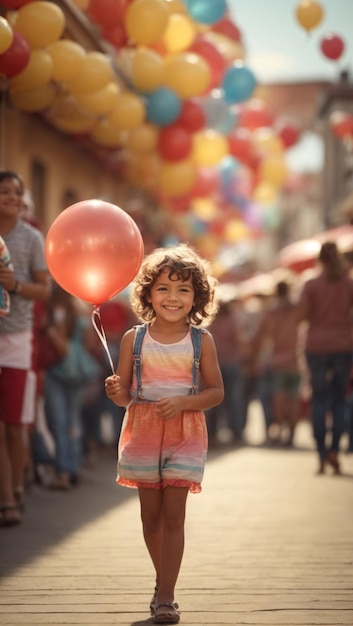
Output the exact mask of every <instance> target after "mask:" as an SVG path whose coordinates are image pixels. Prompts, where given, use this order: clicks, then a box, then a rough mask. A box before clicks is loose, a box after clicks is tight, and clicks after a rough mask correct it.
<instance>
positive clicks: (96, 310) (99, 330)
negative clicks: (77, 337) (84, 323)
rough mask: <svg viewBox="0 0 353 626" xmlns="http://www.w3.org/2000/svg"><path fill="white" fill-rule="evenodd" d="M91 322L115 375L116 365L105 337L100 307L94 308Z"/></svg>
mask: <svg viewBox="0 0 353 626" xmlns="http://www.w3.org/2000/svg"><path fill="white" fill-rule="evenodd" d="M96 318H98V320H99V328H98V325H97V322H96ZM91 320H92V324H93V326H94V329H95V331H96V333H97V335H98V337H99V339H100V340H101V342H102V344H103V347H104V349H105V351H106V353H107V355H108V360H109V363H110V367H111V368H112V372H113V374H115V369H114V364H113V360H112V357H111V355H110V352H109V348H108V342H107V338H106V336H105V332H104V328H103V324H102V320H101V314H100V310H99V306H95V307H94V308H93V311H92V314H91Z"/></svg>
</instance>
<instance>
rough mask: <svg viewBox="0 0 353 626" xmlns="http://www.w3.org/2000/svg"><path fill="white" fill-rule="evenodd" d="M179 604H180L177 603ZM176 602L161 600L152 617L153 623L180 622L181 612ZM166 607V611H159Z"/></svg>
mask: <svg viewBox="0 0 353 626" xmlns="http://www.w3.org/2000/svg"><path fill="white" fill-rule="evenodd" d="M176 606H178V605H176ZM176 606H175V604H172V603H171V602H161V604H157V606H156V608H155V614H154V617H153V619H152V623H153V624H178V623H179V621H180V613H179V611H177V609H176ZM163 607H164V608H165V610H164V611H161V612H160V613H158V610H159V609H161V608H163Z"/></svg>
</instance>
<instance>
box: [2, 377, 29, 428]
mask: <svg viewBox="0 0 353 626" xmlns="http://www.w3.org/2000/svg"><path fill="white" fill-rule="evenodd" d="M35 397H36V374H35V372H33V371H31V370H20V369H15V368H13V367H0V421H2V422H7V423H11V424H33V422H34V415H35Z"/></svg>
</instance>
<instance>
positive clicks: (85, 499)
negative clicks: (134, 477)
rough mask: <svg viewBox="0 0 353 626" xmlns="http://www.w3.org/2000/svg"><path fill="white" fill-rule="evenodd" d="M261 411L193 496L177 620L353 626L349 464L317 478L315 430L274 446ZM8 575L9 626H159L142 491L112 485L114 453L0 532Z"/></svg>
mask: <svg viewBox="0 0 353 626" xmlns="http://www.w3.org/2000/svg"><path fill="white" fill-rule="evenodd" d="M253 413H254V414H253V417H252V422H251V423H250V427H249V428H250V434H249V441H250V445H248V446H245V447H242V448H238V449H231V448H230V447H228V446H226V445H225V446H223V447H221V448H220V449H219V450H218V449H216V450H212V451H210V454H209V460H208V464H207V470H206V476H205V480H204V488H203V492H202V494H200V495H191V496H190V497H189V502H188V514H187V529H186V550H185V557H184V562H183V566H182V571H181V574H180V578H179V582H178V587H177V597H176V599H177V601H178V602H179V605H180V609H181V622H180V623H181V624H183V625H184V626H188V625H190V626H191V625H197V626H201V625H204V624H205V625H208V626H214V625H225V624H227V625H228V624H229V625H231V626H235V625H237V624H241V625H244V624H249V625H250V624H251V625H256V626H262V625H273V626H274V625H276V626H277V625H281V626H294V625H295V626H299V625H300V626H311V625H328V626H341V625H343V624H345V625H349V626H352V624H353V455H352V454H350V455H347V454H342V466H343V475H342V476H333V475H332V474H331V472H330V471H328V472H327V474H326V475H325V476H316V475H315V470H316V467H317V460H316V454H315V453H314V451H313V445H312V441H311V435H310V429H309V426H308V424H307V423H301V424H300V426H299V428H298V432H297V434H296V441H295V443H296V447H295V449H293V450H287V449H283V448H281V449H273V448H271V449H270V448H266V447H265V446H262V445H260V444H261V436H262V435H261V425H260V424H259V420H260V421H261V418H260V416H259V415H258V414H257V412H256V410H255V411H254V412H253ZM343 443H344V442H343ZM0 569H1V574H2V580H1V586H0V624H1V626H5V625H6V626H7V625H16V626H21V625H23V624H26V625H31V626H32V625H33V626H40V625H42V624H44V625H47V626H49V625H52V624H55V625H64V624H66V625H70V626H72V625H74V624H78V625H80V626H84V625H94V626H103V625H114V626H118V625H124V626H142V625H143V624H148V623H150V617H149V611H148V606H149V601H150V597H151V595H152V590H153V586H154V580H153V571H152V567H151V565H150V562H149V559H148V557H147V553H146V550H145V547H144V544H143V540H142V533H141V528H140V521H139V508H138V500H137V495H136V492H135V491H133V490H128V489H123V488H120V487H117V486H116V485H115V459H114V457H113V455H111V456H109V455H105V456H103V457H102V458H101V460H100V461H99V464H98V466H97V468H96V469H94V470H90V471H88V470H86V471H85V474H84V477H83V481H82V484H81V485H80V486H79V487H78V488H76V489H73V490H72V491H70V492H69V493H57V492H50V491H48V490H44V489H42V488H38V487H34V488H33V489H32V492H31V493H30V494H28V495H27V498H26V515H25V523H24V524H23V525H22V526H21V527H18V528H10V529H0Z"/></svg>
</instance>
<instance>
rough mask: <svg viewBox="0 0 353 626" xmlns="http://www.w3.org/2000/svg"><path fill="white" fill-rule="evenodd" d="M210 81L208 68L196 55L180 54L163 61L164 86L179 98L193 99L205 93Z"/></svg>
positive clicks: (189, 53) (191, 53) (190, 53)
mask: <svg viewBox="0 0 353 626" xmlns="http://www.w3.org/2000/svg"><path fill="white" fill-rule="evenodd" d="M210 80H211V71H210V67H209V65H208V63H207V61H205V59H203V58H202V57H201V56H200V55H198V54H194V53H193V52H181V53H180V54H177V55H175V56H171V57H169V58H167V59H166V60H165V81H164V82H165V86H166V87H169V88H170V89H172V90H173V91H175V93H177V94H178V96H180V97H181V98H185V99H187V98H193V97H194V96H199V95H201V94H203V93H205V91H207V89H208V87H209V84H210Z"/></svg>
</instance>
